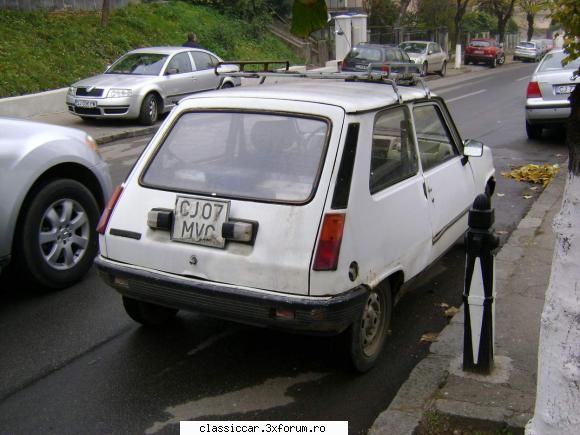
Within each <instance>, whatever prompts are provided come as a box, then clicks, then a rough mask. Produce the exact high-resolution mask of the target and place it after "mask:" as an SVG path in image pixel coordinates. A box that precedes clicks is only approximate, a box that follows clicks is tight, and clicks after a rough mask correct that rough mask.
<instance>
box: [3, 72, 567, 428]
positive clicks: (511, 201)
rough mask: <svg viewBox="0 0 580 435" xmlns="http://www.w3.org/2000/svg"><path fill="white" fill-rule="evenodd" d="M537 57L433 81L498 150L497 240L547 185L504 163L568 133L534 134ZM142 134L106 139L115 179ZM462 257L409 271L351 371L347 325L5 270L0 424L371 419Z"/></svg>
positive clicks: (432, 325)
mask: <svg viewBox="0 0 580 435" xmlns="http://www.w3.org/2000/svg"><path fill="white" fill-rule="evenodd" d="M534 67H535V65H534V64H521V63H514V64H508V65H505V66H502V67H500V68H497V69H495V70H491V69H487V68H474V70H475V71H474V72H472V73H468V74H463V75H459V76H454V77H448V78H443V79H435V80H430V81H429V86H430V87H431V89H432V90H433V91H434V92H435V93H437V94H438V95H441V96H443V97H444V98H445V99H446V101H447V102H448V106H449V108H450V110H451V112H452V114H453V116H454V119H455V122H456V124H457V126H458V128H459V131H460V132H461V134H462V136H463V138H473V139H477V140H481V141H483V142H484V143H485V144H486V145H488V146H490V147H491V148H492V150H493V153H494V161H495V166H496V178H497V188H496V195H495V196H494V206H495V208H496V225H495V228H496V231H498V234H499V235H500V236H501V239H502V241H505V240H506V239H507V237H508V236H509V233H510V232H511V231H512V230H513V229H514V228H515V227H516V226H517V224H518V222H519V221H520V219H521V218H522V217H523V215H524V214H525V212H526V211H527V210H528V209H529V208H530V207H531V204H532V202H533V201H534V200H535V198H537V195H538V194H539V193H540V191H541V187H537V188H535V187H536V186H531V185H529V184H526V183H518V182H516V181H514V180H511V179H507V178H505V177H503V176H501V173H502V172H504V171H508V170H510V168H511V166H512V165H521V164H527V163H540V164H541V163H551V164H554V163H559V164H561V165H562V164H563V163H564V162H565V160H566V158H567V149H566V147H565V145H564V139H563V137H562V136H558V135H548V136H546V137H544V139H543V140H542V141H537V142H531V141H528V139H527V138H526V134H525V129H524V107H523V106H524V95H525V89H526V85H527V80H526V79H527V78H528V77H529V75H530V74H531V71H532V70H533V68H534ZM147 140H148V138H147V137H142V138H133V139H125V140H121V141H118V142H116V143H112V144H108V145H105V146H103V147H102V154H103V156H104V157H105V159H106V160H108V161H109V163H110V164H111V172H112V175H113V178H114V182H115V183H120V182H121V181H122V179H123V178H124V176H125V175H126V173H127V172H128V171H129V170H130V168H131V165H132V164H133V161H134V160H135V158H136V157H137V156H138V155H139V153H140V151H141V149H142V148H143V146H144V145H145V144H146V142H147ZM524 195H529V196H531V198H529V199H525V198H524ZM463 267H464V254H463V252H462V250H461V247H456V248H455V249H453V250H452V251H450V252H449V253H448V254H447V255H446V256H445V257H443V258H442V259H441V260H440V261H438V262H437V263H436V264H435V265H434V267H432V268H431V269H430V270H429V271H428V272H427V273H426V274H424V276H423V277H422V278H421V279H420V280H418V281H417V282H415V283H414V285H413V286H412V288H410V290H409V292H408V293H407V294H406V295H405V297H404V298H403V299H402V300H401V302H400V303H399V305H398V307H397V309H396V311H395V315H394V318H393V323H392V334H391V336H390V337H389V339H388V342H387V346H386V349H385V351H384V353H383V355H382V357H381V359H380V360H379V363H378V365H377V367H376V368H375V369H373V370H372V371H371V372H369V373H367V374H365V375H362V376H361V375H355V374H353V373H352V372H351V371H349V368H348V366H347V364H346V358H345V357H344V356H343V355H342V347H341V344H342V343H341V342H340V341H341V337H336V338H319V337H304V336H299V335H288V334H282V333H279V332H276V331H269V330H263V329H258V328H252V327H246V326H240V325H236V324H232V323H228V322H225V321H221V320H214V319H210V318H206V317H203V316H200V315H197V314H191V313H180V314H179V316H178V319H177V322H175V323H174V324H172V325H171V326H170V327H168V328H166V329H163V330H158V331H149V330H146V329H145V328H140V327H139V326H138V325H137V324H136V323H134V322H133V321H131V320H130V319H129V317H128V316H127V315H126V314H125V312H124V310H123V308H122V305H121V298H120V296H118V294H117V293H116V292H115V291H113V290H112V289H110V288H108V287H106V286H105V285H104V284H102V283H101V281H100V280H99V278H98V277H97V276H96V273H95V271H94V269H93V270H91V272H90V273H89V275H88V276H87V277H86V278H85V280H84V281H82V282H81V283H79V284H77V285H75V286H73V287H72V288H69V289H67V290H64V291H60V292H56V293H42V292H39V291H35V290H34V289H26V288H22V286H20V285H19V283H18V279H17V277H12V278H11V279H9V280H8V279H7V278H6V277H2V278H0V286H1V287H2V289H3V290H5V291H4V292H3V293H2V294H1V295H0V298H1V303H0V325H1V330H2V331H3V333H2V334H1V336H0V348H1V349H2V350H3V355H4V357H3V358H1V359H0V371H1V373H2V379H3V382H2V383H0V433H18V434H20V433H22V434H25V433H35V432H42V433H59V434H60V433H79V432H85V433H105V432H106V433H143V432H145V433H176V431H177V430H178V429H177V428H178V423H179V421H180V420H193V419H198V420H284V421H288V420H348V421H349V433H352V434H354V433H366V431H367V430H368V428H369V427H370V426H371V425H372V423H373V421H374V419H375V418H376V417H377V415H378V414H379V413H380V412H381V411H383V410H384V409H386V408H387V406H388V404H389V403H390V401H391V400H392V398H393V397H394V396H395V394H396V393H397V391H398V389H399V387H400V386H401V384H402V383H403V382H404V381H405V379H406V378H407V376H408V375H409V373H410V372H411V370H412V369H413V367H414V366H415V365H416V364H417V362H419V361H420V360H421V359H422V358H423V357H424V356H425V354H426V353H427V350H428V343H423V342H421V341H420V340H421V337H422V335H423V334H426V333H437V332H439V331H440V330H441V329H442V328H443V327H444V326H445V325H446V323H447V319H446V318H445V316H444V315H443V311H444V309H443V308H442V304H443V303H444V304H448V305H449V306H459V305H460V304H461V292H462V286H463Z"/></svg>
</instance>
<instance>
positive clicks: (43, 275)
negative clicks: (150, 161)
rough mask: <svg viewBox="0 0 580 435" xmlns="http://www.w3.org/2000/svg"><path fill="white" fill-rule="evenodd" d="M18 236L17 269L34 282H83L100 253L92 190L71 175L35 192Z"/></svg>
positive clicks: (50, 284)
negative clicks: (71, 177) (81, 280)
mask: <svg viewBox="0 0 580 435" xmlns="http://www.w3.org/2000/svg"><path fill="white" fill-rule="evenodd" d="M25 207H26V208H25V210H24V212H23V213H24V214H23V217H22V221H21V222H22V225H21V228H22V229H21V231H19V234H18V235H17V238H16V241H17V246H16V247H15V248H16V252H17V255H16V259H17V263H19V266H20V267H19V268H20V269H21V270H22V271H23V272H25V273H26V276H27V277H28V278H29V279H30V280H31V281H32V282H34V283H35V284H38V285H40V286H42V287H45V288H50V289H60V288H64V287H68V286H70V285H72V284H74V283H75V282H77V281H79V280H80V279H81V278H82V277H83V276H84V275H85V273H86V272H87V271H88V270H89V268H90V267H91V264H92V263H93V259H94V257H95V255H96V253H97V234H96V230H95V228H96V225H97V221H98V219H99V206H98V205H97V201H96V200H95V198H94V196H93V195H92V193H91V192H90V191H89V190H88V189H87V188H86V187H85V186H83V185H82V184H80V183H79V182H77V181H74V180H70V179H61V180H55V181H52V182H50V183H48V184H46V185H45V186H42V187H41V188H39V189H37V190H36V191H35V192H33V194H32V196H31V198H30V200H29V201H28V202H27V206H25Z"/></svg>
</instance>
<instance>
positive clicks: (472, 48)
mask: <svg viewBox="0 0 580 435" xmlns="http://www.w3.org/2000/svg"><path fill="white" fill-rule="evenodd" d="M463 58H464V62H465V65H469V64H470V63H474V64H476V63H487V64H488V65H489V66H491V67H492V68H495V67H496V66H497V65H503V64H504V63H505V53H504V51H503V45H502V44H498V43H497V41H496V40H495V39H490V38H479V39H472V40H471V41H470V42H469V45H468V46H467V47H465V52H464V57H463Z"/></svg>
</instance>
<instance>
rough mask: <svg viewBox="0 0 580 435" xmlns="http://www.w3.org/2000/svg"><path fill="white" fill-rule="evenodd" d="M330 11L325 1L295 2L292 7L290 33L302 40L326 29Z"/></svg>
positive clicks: (306, 0) (297, 0) (300, 0)
mask: <svg viewBox="0 0 580 435" xmlns="http://www.w3.org/2000/svg"><path fill="white" fill-rule="evenodd" d="M327 23H328V11H327V9H326V1H325V0H294V4H293V6H292V28H291V29H290V31H291V32H292V33H293V34H294V35H296V36H299V37H300V38H306V37H308V36H309V35H310V34H311V33H312V32H314V31H316V30H320V29H323V28H325V27H326V25H327Z"/></svg>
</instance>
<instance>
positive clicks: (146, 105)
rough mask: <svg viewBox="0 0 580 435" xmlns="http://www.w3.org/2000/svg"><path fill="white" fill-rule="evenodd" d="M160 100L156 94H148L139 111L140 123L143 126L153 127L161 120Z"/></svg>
mask: <svg viewBox="0 0 580 435" xmlns="http://www.w3.org/2000/svg"><path fill="white" fill-rule="evenodd" d="M159 109H160V107H159V99H158V98H157V97H156V96H155V94H147V95H146V96H145V98H144V99H143V103H142V104H141V110H140V111H139V122H140V123H141V124H143V125H153V124H155V123H156V122H157V120H158V119H159Z"/></svg>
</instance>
